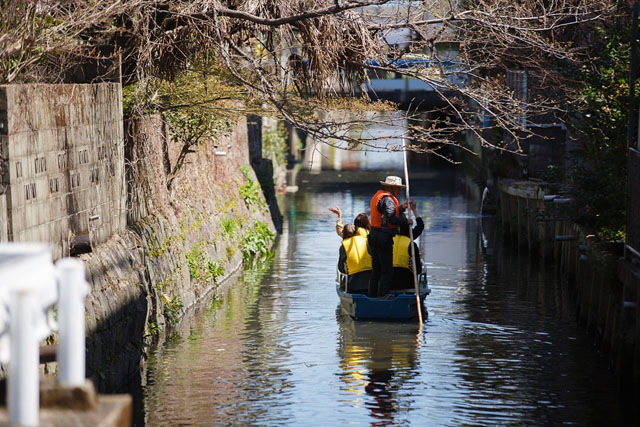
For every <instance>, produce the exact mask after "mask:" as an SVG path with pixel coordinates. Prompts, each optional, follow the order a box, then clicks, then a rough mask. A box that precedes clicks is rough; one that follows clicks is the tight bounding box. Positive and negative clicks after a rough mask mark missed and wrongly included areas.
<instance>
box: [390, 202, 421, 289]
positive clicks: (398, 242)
mask: <svg viewBox="0 0 640 427" xmlns="http://www.w3.org/2000/svg"><path fill="white" fill-rule="evenodd" d="M409 206H410V207H411V210H412V211H413V214H414V215H415V217H416V226H415V227H413V238H414V240H415V239H417V238H418V237H420V235H421V234H422V231H423V230H424V221H423V220H422V218H421V217H420V216H419V215H418V212H417V210H416V205H415V202H414V201H413V200H412V201H411V202H410V203H409ZM410 244H411V238H410V237H409V226H408V225H401V226H400V227H399V229H398V234H397V235H396V236H394V238H393V280H392V283H391V289H393V290H398V289H412V288H413V272H412V265H411V246H410ZM413 248H414V250H415V255H416V272H417V274H420V273H421V272H422V261H421V259H420V248H419V247H418V245H417V244H416V243H415V242H414V243H413Z"/></svg>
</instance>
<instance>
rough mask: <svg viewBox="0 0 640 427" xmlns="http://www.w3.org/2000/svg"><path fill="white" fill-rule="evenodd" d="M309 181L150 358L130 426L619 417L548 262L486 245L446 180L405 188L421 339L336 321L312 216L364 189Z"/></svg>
mask: <svg viewBox="0 0 640 427" xmlns="http://www.w3.org/2000/svg"><path fill="white" fill-rule="evenodd" d="M345 174H346V173H345ZM347 178H348V176H345V177H343V179H347ZM322 181H324V179H323V177H322V176H307V177H306V178H305V177H304V176H302V177H301V178H300V179H299V185H300V191H299V192H298V193H296V194H291V195H287V196H286V197H285V200H284V203H283V204H282V205H283V206H281V208H283V210H284V211H285V212H284V214H285V224H284V233H283V235H282V236H281V238H280V240H279V243H278V245H277V247H276V248H275V255H274V258H273V260H272V261H271V263H270V264H269V265H268V268H266V269H262V270H260V269H252V270H249V271H247V272H245V273H244V274H243V275H242V277H241V278H240V279H239V282H238V283H237V284H235V285H234V286H232V287H231V288H230V289H229V291H228V292H227V293H226V294H225V296H224V297H223V298H220V299H217V300H213V301H211V302H209V303H208V304H206V306H204V307H203V308H202V309H201V310H199V311H197V312H196V313H194V314H192V315H191V316H190V317H189V318H188V319H186V320H185V322H183V324H182V325H180V326H179V327H178V329H177V330H176V331H175V332H174V333H172V334H171V335H170V336H169V337H168V338H167V340H166V341H165V342H164V343H163V344H162V345H160V346H159V347H158V348H156V349H155V350H154V351H153V353H152V355H151V357H150V359H149V370H148V375H147V379H146V385H145V386H144V391H143V392H144V414H143V417H144V419H145V423H146V425H149V426H156V425H191V424H220V425H292V424H295V425H340V424H352V425H461V424H472V425H476V424H536V425H540V424H545V425H548V424H559V423H577V424H581V425H584V424H604V423H607V424H609V425H615V424H619V423H620V422H623V413H622V411H621V408H620V403H619V402H618V398H617V396H618V394H617V392H616V390H615V385H614V381H613V375H612V374H611V372H610V371H608V370H607V366H606V363H605V362H604V359H603V358H601V357H600V356H598V354H597V351H596V348H595V347H594V346H593V345H592V341H591V339H590V338H589V337H588V336H587V335H586V334H585V333H583V332H582V331H581V330H580V329H579V328H578V327H577V325H576V321H575V316H574V311H573V307H572V304H571V302H570V300H571V298H570V295H569V291H568V290H567V289H566V288H564V287H563V286H561V285H559V283H558V281H557V280H556V278H555V273H554V269H553V267H552V266H545V265H539V264H536V263H533V262H531V260H529V258H528V257H527V256H526V255H524V254H518V252H517V250H514V249H511V248H507V249H503V248H502V247H501V246H500V245H498V244H497V243H496V242H495V241H494V239H492V238H491V236H493V235H494V233H492V230H491V227H492V224H491V223H492V221H491V220H490V219H488V218H485V219H484V220H483V219H482V218H481V217H480V216H479V215H478V212H479V200H478V198H477V197H473V196H470V195H469V192H468V191H466V190H465V188H467V187H465V186H464V185H462V184H461V182H462V181H463V177H462V176H460V175H459V174H458V173H457V172H455V171H454V170H451V169H446V170H443V171H441V172H438V173H435V174H434V175H433V176H432V177H430V178H428V177H427V178H425V179H422V180H420V181H416V182H415V183H414V185H413V187H412V193H413V195H414V196H415V199H416V200H417V203H418V211H419V213H420V214H421V215H422V216H423V218H424V219H425V225H426V226H425V233H424V234H423V236H422V237H421V239H420V248H421V252H422V254H423V259H425V261H426V263H427V265H428V276H429V282H430V286H431V288H432V294H431V296H429V297H428V298H427V306H428V310H429V318H428V320H426V322H425V325H424V328H423V330H422V333H421V334H418V328H417V325H415V324H412V323H409V324H406V323H405V324H402V323H395V324H394V323H382V322H360V321H358V322H354V321H353V320H351V319H349V318H345V317H342V316H340V315H339V313H338V311H337V307H338V298H337V295H336V293H335V285H334V279H335V265H336V261H337V256H338V246H339V244H340V239H339V237H338V236H337V235H336V233H335V227H334V225H335V217H334V216H333V215H332V214H331V213H329V212H328V210H327V208H328V207H329V206H332V205H339V206H340V207H341V208H342V209H343V212H344V214H345V220H346V221H347V222H348V221H351V220H352V218H353V217H354V216H355V215H356V214H357V213H358V212H360V211H364V210H366V207H367V205H368V202H369V199H370V197H371V195H372V194H373V192H374V191H375V189H376V188H377V186H376V185H375V184H374V182H375V181H374V180H373V179H371V180H370V183H369V184H363V183H360V184H349V185H347V184H344V183H340V184H331V183H324V184H323V183H322Z"/></svg>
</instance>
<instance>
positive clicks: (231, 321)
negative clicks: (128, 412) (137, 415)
mask: <svg viewBox="0 0 640 427" xmlns="http://www.w3.org/2000/svg"><path fill="white" fill-rule="evenodd" d="M272 268H275V264H274V266H273V267H272ZM270 271H271V270H270V268H269V264H259V263H256V265H255V266H254V268H252V269H250V270H247V271H245V272H244V273H243V276H242V277H241V279H240V282H241V283H237V284H235V285H234V286H233V287H232V288H231V289H229V291H228V293H226V294H225V295H224V298H223V299H213V300H212V301H211V302H210V303H209V304H207V305H206V306H205V307H203V309H202V310H200V311H199V312H196V313H194V315H193V317H191V318H187V319H184V320H183V321H182V322H181V324H180V325H179V327H178V329H177V330H176V331H175V332H174V333H173V334H171V335H170V336H169V337H168V339H167V341H166V343H165V346H162V347H160V348H158V349H157V350H156V352H155V353H154V354H152V356H151V358H150V363H149V376H148V377H149V380H148V381H149V386H148V387H147V390H146V397H145V412H146V417H147V420H146V421H147V423H148V424H149V425H155V424H163V423H165V424H166V423H169V424H179V423H188V424H191V423H195V422H202V421H206V420H213V419H214V417H215V419H217V420H225V421H223V422H229V423H255V422H260V420H264V419H265V415H266V414H267V412H269V411H270V410H271V409H273V407H274V406H277V405H278V401H279V398H278V396H279V395H281V394H282V393H286V392H287V390H289V389H290V388H291V384H290V382H289V380H288V378H289V377H290V371H289V369H288V368H287V360H288V359H289V358H290V352H289V348H288V344H287V343H286V342H285V341H284V340H283V336H284V334H283V333H282V330H281V329H282V325H283V324H285V322H284V321H283V319H282V317H283V316H285V315H286V310H282V308H281V306H282V304H281V301H280V300H281V296H280V295H279V291H278V288H277V287H275V286H269V283H266V282H265V281H264V280H263V279H264V277H265V275H266V274H267V273H270ZM276 302H278V306H279V309H278V310H277V309H276V308H275V307H274V305H275V303H276ZM255 401H261V402H262V403H263V404H260V405H256V404H252V405H249V406H245V405H244V403H245V402H255Z"/></svg>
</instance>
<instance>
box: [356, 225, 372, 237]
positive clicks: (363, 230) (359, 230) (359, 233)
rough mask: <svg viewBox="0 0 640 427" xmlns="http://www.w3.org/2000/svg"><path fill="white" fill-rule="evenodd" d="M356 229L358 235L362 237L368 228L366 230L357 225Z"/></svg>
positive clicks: (367, 231) (366, 233) (367, 232)
mask: <svg viewBox="0 0 640 427" xmlns="http://www.w3.org/2000/svg"><path fill="white" fill-rule="evenodd" d="M356 231H357V232H358V235H360V236H362V237H367V236H368V235H369V230H367V229H366V228H362V227H358V229H357V230H356Z"/></svg>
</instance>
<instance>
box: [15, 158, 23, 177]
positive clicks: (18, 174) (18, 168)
mask: <svg viewBox="0 0 640 427" xmlns="http://www.w3.org/2000/svg"><path fill="white" fill-rule="evenodd" d="M16 178H22V163H20V162H16Z"/></svg>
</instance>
